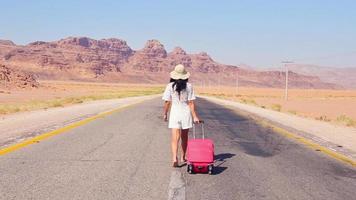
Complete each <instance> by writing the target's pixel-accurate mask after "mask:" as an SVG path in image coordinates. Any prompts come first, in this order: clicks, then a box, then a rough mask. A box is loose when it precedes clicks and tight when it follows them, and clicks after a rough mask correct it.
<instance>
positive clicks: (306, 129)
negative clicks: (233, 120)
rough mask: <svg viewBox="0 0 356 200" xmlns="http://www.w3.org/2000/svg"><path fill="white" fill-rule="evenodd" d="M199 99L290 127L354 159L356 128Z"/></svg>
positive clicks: (244, 105) (239, 104)
mask: <svg viewBox="0 0 356 200" xmlns="http://www.w3.org/2000/svg"><path fill="white" fill-rule="evenodd" d="M200 97H202V98H205V99H207V100H210V101H213V102H215V103H218V104H222V105H226V106H232V107H235V108H238V109H241V110H243V111H247V112H249V113H252V114H255V115H257V116H259V117H262V118H265V119H267V120H270V121H272V122H276V123H278V124H281V125H283V126H285V127H290V128H292V129H294V130H296V131H297V132H296V133H297V134H301V135H302V136H303V137H307V138H308V139H312V140H313V141H314V142H316V143H318V144H320V145H322V146H325V147H327V148H329V149H331V150H333V151H337V152H340V153H343V154H345V155H346V156H348V157H351V158H353V159H356V128H352V127H343V126H337V125H333V124H330V123H327V122H322V121H317V120H313V119H307V118H302V117H298V116H295V115H289V114H286V113H281V112H277V111H273V110H268V109H263V108H260V107H256V106H251V105H247V104H243V103H239V102H233V101H228V100H222V99H218V98H215V97H208V96H200Z"/></svg>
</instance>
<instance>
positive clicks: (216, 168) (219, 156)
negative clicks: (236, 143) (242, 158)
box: [213, 153, 236, 175]
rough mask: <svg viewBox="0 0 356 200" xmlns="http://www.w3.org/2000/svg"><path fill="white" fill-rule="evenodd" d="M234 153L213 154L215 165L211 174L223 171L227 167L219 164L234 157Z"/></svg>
mask: <svg viewBox="0 0 356 200" xmlns="http://www.w3.org/2000/svg"><path fill="white" fill-rule="evenodd" d="M235 155H236V154H233V153H221V154H217V155H215V166H214V173H213V175H218V174H221V173H222V172H223V171H225V170H226V169H227V167H223V166H221V165H222V164H224V163H225V162H226V160H228V159H230V158H232V157H234V156H235Z"/></svg>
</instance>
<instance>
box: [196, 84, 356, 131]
mask: <svg viewBox="0 0 356 200" xmlns="http://www.w3.org/2000/svg"><path fill="white" fill-rule="evenodd" d="M197 91H198V92H199V93H200V94H204V95H211V96H216V97H220V98H224V99H228V100H234V101H238V102H242V103H246V104H250V105H255V106H258V107H262V108H266V109H271V110H276V111H280V112H284V113H289V114H291V115H298V116H302V117H307V118H313V119H318V120H321V121H328V122H332V123H337V124H341V125H348V126H356V90H321V89H290V90H289V95H288V100H287V101H286V100H284V90H283V89H274V88H248V87H240V88H239V89H238V91H237V90H236V88H234V87H197Z"/></svg>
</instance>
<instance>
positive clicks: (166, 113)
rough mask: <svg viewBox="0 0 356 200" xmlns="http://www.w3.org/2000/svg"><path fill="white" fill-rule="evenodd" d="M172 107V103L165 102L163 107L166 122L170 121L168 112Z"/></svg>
mask: <svg viewBox="0 0 356 200" xmlns="http://www.w3.org/2000/svg"><path fill="white" fill-rule="evenodd" d="M170 107H171V102H170V101H165V102H164V106H163V119H164V121H168V111H169V109H170Z"/></svg>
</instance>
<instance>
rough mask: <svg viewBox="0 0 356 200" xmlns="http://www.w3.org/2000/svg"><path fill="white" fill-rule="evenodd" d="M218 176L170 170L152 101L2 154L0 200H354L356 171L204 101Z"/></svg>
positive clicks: (158, 105) (164, 133)
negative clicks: (214, 149) (213, 145)
mask: <svg viewBox="0 0 356 200" xmlns="http://www.w3.org/2000/svg"><path fill="white" fill-rule="evenodd" d="M197 104H198V112H199V113H200V116H201V118H203V119H204V120H205V121H206V126H205V129H206V133H207V134H208V136H209V137H211V138H212V139H213V140H214V141H215V147H216V164H215V165H216V166H217V167H216V173H215V174H214V175H210V176H209V175H206V174H195V175H190V174H187V173H186V168H185V167H182V168H178V169H173V168H171V166H170V165H171V162H170V146H169V142H170V134H169V130H168V128H167V124H166V123H165V122H163V121H162V119H161V113H162V102H161V101H160V100H159V99H154V100H150V101H147V102H144V103H142V104H139V105H136V106H134V107H130V108H127V109H125V110H123V111H121V112H118V113H114V114H112V115H110V116H106V117H104V118H100V119H97V120H95V121H93V122H91V123H89V124H86V125H83V126H80V127H78V128H75V129H73V130H71V131H68V132H66V133H63V134H60V135H56V136H54V137H51V138H48V139H46V140H44V141H41V142H39V143H37V144H33V145H30V146H27V147H25V148H23V149H20V150H17V151H14V152H11V153H9V154H6V155H4V156H0V199H6V200H8V199H21V200H24V199H168V198H171V199H189V200H190V199H194V200H195V199H229V200H231V199H273V200H274V199H283V200H286V199H323V200H324V199H333V200H334V199H340V200H341V199H343V200H344V199H347V200H349V199H350V200H351V199H355V197H356V170H355V168H352V167H351V166H349V165H347V164H344V163H341V162H339V161H336V160H334V159H332V158H329V157H327V156H325V155H323V154H322V153H320V152H317V151H312V150H311V149H308V148H305V147H303V146H302V145H299V144H296V143H294V142H293V141H290V140H288V139H286V138H283V137H282V136H280V135H278V134H276V133H273V131H272V130H270V129H266V128H263V127H260V126H259V125H258V124H256V123H255V122H254V121H253V120H252V119H251V118H249V117H248V115H247V114H245V113H240V114H239V113H236V112H233V111H231V110H229V109H227V108H224V107H222V106H219V105H216V104H213V103H210V102H207V101H205V100H202V99H199V100H198V101H197Z"/></svg>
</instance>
